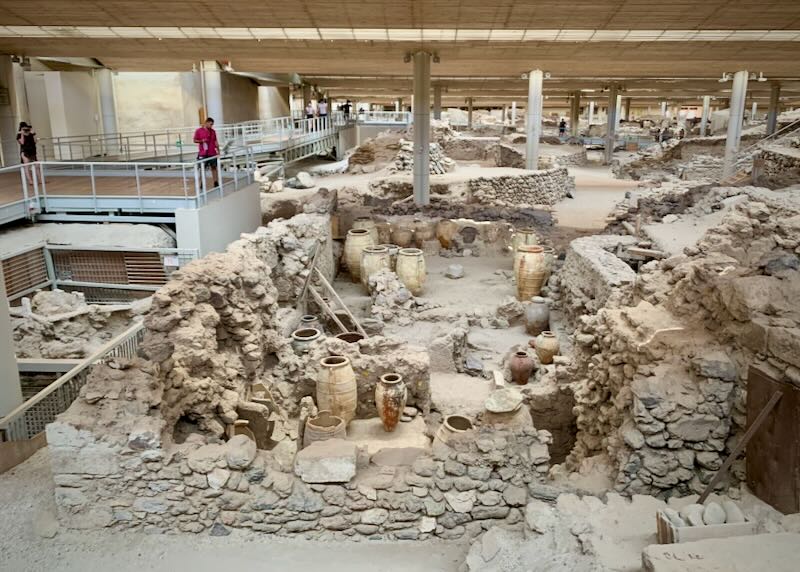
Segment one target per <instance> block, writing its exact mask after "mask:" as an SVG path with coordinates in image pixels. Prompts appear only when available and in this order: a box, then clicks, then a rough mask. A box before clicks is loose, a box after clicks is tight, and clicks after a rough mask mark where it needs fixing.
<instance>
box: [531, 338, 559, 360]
mask: <svg viewBox="0 0 800 572" xmlns="http://www.w3.org/2000/svg"><path fill="white" fill-rule="evenodd" d="M559 349H560V348H559V345H558V337H557V336H556V335H555V333H553V332H551V331H549V330H545V331H543V332H542V333H541V334H539V335H538V336H536V355H537V356H539V361H540V362H542V363H543V364H548V363H553V356H556V355H558V351H559Z"/></svg>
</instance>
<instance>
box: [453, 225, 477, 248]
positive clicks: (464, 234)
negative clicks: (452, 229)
mask: <svg viewBox="0 0 800 572" xmlns="http://www.w3.org/2000/svg"><path fill="white" fill-rule="evenodd" d="M458 234H460V235H461V242H463V243H464V244H472V243H473V242H475V239H476V238H478V234H480V233H479V232H478V228H477V227H474V226H465V227H464V228H462V229H461V230H460V231H458Z"/></svg>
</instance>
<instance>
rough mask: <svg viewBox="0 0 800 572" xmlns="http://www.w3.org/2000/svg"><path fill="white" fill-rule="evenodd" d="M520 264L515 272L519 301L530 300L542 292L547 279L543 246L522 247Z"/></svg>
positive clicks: (519, 249) (524, 245)
mask: <svg viewBox="0 0 800 572" xmlns="http://www.w3.org/2000/svg"><path fill="white" fill-rule="evenodd" d="M517 251H518V252H519V253H520V257H519V264H518V265H517V269H516V271H515V274H516V279H517V299H518V300H520V301H525V300H530V299H531V298H533V297H534V296H538V295H539V292H541V290H542V285H543V284H544V277H545V264H544V250H543V249H542V247H541V246H535V245H527V244H523V245H521V246H520V247H519V248H518V249H517Z"/></svg>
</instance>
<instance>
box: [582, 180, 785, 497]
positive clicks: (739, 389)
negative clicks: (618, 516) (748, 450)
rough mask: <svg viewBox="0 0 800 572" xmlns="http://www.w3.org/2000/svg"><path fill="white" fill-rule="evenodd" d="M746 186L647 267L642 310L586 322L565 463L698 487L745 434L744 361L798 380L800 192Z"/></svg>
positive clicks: (657, 484)
mask: <svg viewBox="0 0 800 572" xmlns="http://www.w3.org/2000/svg"><path fill="white" fill-rule="evenodd" d="M743 193H744V194H745V195H746V199H745V200H743V201H741V202H739V203H737V204H736V205H735V206H734V208H733V209H732V211H731V212H730V213H729V214H728V215H727V216H726V217H725V218H724V219H723V221H722V223H721V224H720V225H719V226H717V227H714V228H712V229H711V230H709V232H708V233H707V234H706V235H705V236H704V237H703V239H701V240H700V241H699V242H698V244H697V246H696V247H691V248H688V249H687V250H686V254H682V255H679V256H674V257H672V258H670V259H667V260H665V261H663V262H662V263H661V264H660V265H658V264H655V263H651V264H650V265H646V266H645V267H643V269H642V270H643V272H642V273H641V274H640V276H639V280H638V281H637V288H636V292H635V294H636V297H637V299H640V300H641V301H639V302H638V303H636V305H635V306H633V305H632V306H629V307H622V308H616V309H613V308H609V309H603V310H601V311H600V312H599V313H598V314H597V315H595V316H584V317H582V318H581V319H580V321H579V322H580V324H579V330H578V332H577V333H576V336H575V341H576V348H577V352H576V356H575V360H574V363H573V367H574V368H575V370H574V371H575V375H576V376H577V378H578V379H580V381H578V382H576V383H575V384H574V390H575V399H576V412H577V413H578V421H577V424H578V435H577V445H576V447H575V449H574V450H573V452H572V454H571V455H570V458H569V459H568V464H569V465H570V466H572V467H577V466H579V465H580V463H581V462H582V461H583V460H584V459H586V458H587V457H591V456H593V455H598V454H599V455H608V456H609V458H610V459H611V460H612V463H613V464H614V466H616V467H617V468H618V474H617V487H618V489H619V490H621V491H625V492H626V493H648V494H656V495H664V494H673V493H675V492H678V493H691V492H694V493H697V492H700V491H702V489H703V488H704V487H705V485H706V484H707V483H708V482H709V481H710V479H711V477H712V475H713V473H714V471H715V470H716V469H718V468H719V466H720V465H721V463H722V461H723V460H724V458H725V457H726V456H727V454H728V452H729V451H730V447H731V446H732V443H733V442H734V440H735V438H736V436H737V435H739V434H740V433H741V432H742V431H743V429H744V426H745V423H746V416H745V403H746V402H745V400H746V395H747V391H746V389H747V385H746V379H747V375H748V367H749V366H751V365H757V366H759V367H760V368H762V369H765V370H766V371H768V372H771V374H772V375H773V376H774V377H776V378H778V379H782V378H784V377H785V378H787V379H789V380H790V381H792V382H793V383H798V384H800V357H798V356H800V313H798V311H797V308H796V304H794V303H792V302H791V300H797V299H798V298H799V297H800V270H799V269H800V258H799V257H798V248H800V207H798V204H800V202H798V199H799V198H800V197H798V192H797V191H794V192H787V193H772V192H770V191H767V190H765V189H755V188H748V189H743ZM730 475H731V476H730V478H731V480H733V481H737V480H740V479H742V478H743V477H744V464H743V461H742V460H739V461H737V462H736V463H734V465H733V468H732V470H731V473H730Z"/></svg>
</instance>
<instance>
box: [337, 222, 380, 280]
mask: <svg viewBox="0 0 800 572" xmlns="http://www.w3.org/2000/svg"><path fill="white" fill-rule="evenodd" d="M367 246H375V242H374V241H373V240H372V235H370V233H369V231H368V230H367V229H365V228H354V229H351V230H348V231H347V239H345V241H344V261H345V264H346V265H347V270H348V271H349V272H350V279H351V280H352V281H353V282H358V281H360V280H361V253H362V252H363V250H364V248H366V247H367Z"/></svg>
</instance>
